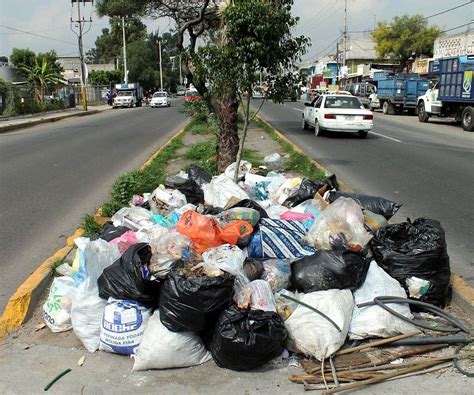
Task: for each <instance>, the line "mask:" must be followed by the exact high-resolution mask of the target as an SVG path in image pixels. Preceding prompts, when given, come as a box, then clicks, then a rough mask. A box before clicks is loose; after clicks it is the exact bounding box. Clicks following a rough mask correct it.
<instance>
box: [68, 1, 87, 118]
mask: <svg viewBox="0 0 474 395" xmlns="http://www.w3.org/2000/svg"><path fill="white" fill-rule="evenodd" d="M71 3H72V5H73V6H74V3H77V20H73V19H72V18H71V24H70V28H71V30H72V31H73V33H74V34H75V35H76V36H77V41H78V44H79V60H80V62H81V96H82V108H83V110H84V111H87V92H86V84H87V81H86V65H85V62H84V46H83V44H82V36H83V35H84V34H86V33H87V32H88V31H89V30H90V29H91V26H92V18H89V20H88V21H87V20H85V19H84V17H82V18H81V2H80V1H79V0H71ZM84 3H85V1H84ZM74 23H77V27H78V31H77V32H76V31H75V30H74V29H73V24H74ZM86 23H89V24H90V25H89V29H88V30H87V31H85V32H84V29H83V28H84V27H85V24H86Z"/></svg>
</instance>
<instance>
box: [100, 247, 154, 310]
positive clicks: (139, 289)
mask: <svg viewBox="0 0 474 395" xmlns="http://www.w3.org/2000/svg"><path fill="white" fill-rule="evenodd" d="M151 255H152V253H151V248H150V246H149V245H148V244H147V243H138V244H134V245H132V246H131V247H129V248H128V249H127V251H125V252H124V254H123V255H122V256H121V257H120V259H118V260H116V261H115V262H114V263H112V265H110V266H108V267H106V268H105V269H104V271H103V272H102V274H101V276H100V277H99V279H98V285H99V296H100V297H101V298H102V299H106V300H107V299H108V298H109V297H112V298H115V299H131V300H136V301H138V302H143V303H153V304H155V303H156V302H157V301H158V296H159V293H160V292H159V285H160V284H159V282H158V281H156V280H151V274H150V272H149V270H148V264H149V263H150V258H151Z"/></svg>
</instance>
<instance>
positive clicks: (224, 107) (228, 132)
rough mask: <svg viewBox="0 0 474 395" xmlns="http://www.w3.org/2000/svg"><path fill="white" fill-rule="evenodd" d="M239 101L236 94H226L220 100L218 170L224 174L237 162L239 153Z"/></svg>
mask: <svg viewBox="0 0 474 395" xmlns="http://www.w3.org/2000/svg"><path fill="white" fill-rule="evenodd" d="M238 109H239V101H238V100H237V98H236V96H235V94H232V93H231V94H226V95H223V96H222V97H221V98H220V99H219V113H218V115H217V116H218V119H219V137H218V141H217V169H218V170H219V172H223V171H224V170H225V169H226V167H227V166H229V165H230V164H231V163H233V162H235V160H236V157H237V152H238V151H239V134H238V129H237V112H238Z"/></svg>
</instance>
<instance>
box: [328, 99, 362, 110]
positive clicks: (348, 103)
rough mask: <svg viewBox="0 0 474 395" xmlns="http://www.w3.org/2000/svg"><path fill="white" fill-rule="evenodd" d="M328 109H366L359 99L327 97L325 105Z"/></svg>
mask: <svg viewBox="0 0 474 395" xmlns="http://www.w3.org/2000/svg"><path fill="white" fill-rule="evenodd" d="M324 107H326V108H352V109H358V108H364V106H363V105H362V103H361V102H360V100H359V99H358V98H357V97H347V96H328V97H326V103H325V105H324Z"/></svg>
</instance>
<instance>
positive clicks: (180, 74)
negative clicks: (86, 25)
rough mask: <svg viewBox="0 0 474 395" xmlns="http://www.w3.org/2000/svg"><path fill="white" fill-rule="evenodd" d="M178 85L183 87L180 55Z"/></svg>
mask: <svg viewBox="0 0 474 395" xmlns="http://www.w3.org/2000/svg"><path fill="white" fill-rule="evenodd" d="M179 84H180V85H183V72H182V70H181V54H179Z"/></svg>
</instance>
